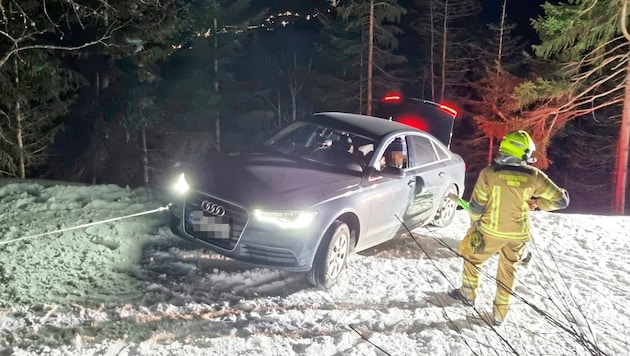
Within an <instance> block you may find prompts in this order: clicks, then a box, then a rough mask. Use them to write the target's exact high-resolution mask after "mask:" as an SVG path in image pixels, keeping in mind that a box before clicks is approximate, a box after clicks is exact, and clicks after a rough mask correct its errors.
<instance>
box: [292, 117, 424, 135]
mask: <svg viewBox="0 0 630 356" xmlns="http://www.w3.org/2000/svg"><path fill="white" fill-rule="evenodd" d="M302 120H304V121H309V122H313V123H317V124H324V125H328V126H333V127H336V128H339V129H341V130H346V131H349V132H353V133H356V134H360V135H363V136H368V137H377V138H381V137H383V136H385V135H387V134H390V133H394V132H401V133H402V132H410V131H412V132H413V131H415V132H424V131H421V130H418V129H415V128H413V127H410V126H408V125H405V124H401V123H399V122H395V121H390V120H387V119H383V118H380V117H375V116H367V115H360V114H351V113H342V112H320V113H315V114H313V115H310V116H306V117H304V118H302Z"/></svg>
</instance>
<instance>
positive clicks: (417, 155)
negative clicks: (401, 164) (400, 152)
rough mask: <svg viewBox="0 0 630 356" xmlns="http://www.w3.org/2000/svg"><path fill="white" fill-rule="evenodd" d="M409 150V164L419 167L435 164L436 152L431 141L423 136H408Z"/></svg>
mask: <svg viewBox="0 0 630 356" xmlns="http://www.w3.org/2000/svg"><path fill="white" fill-rule="evenodd" d="M407 145H408V147H407V149H408V150H409V164H410V166H411V167H418V166H422V165H425V164H429V163H432V162H435V161H436V160H437V157H436V156H435V150H434V149H433V145H432V144H431V141H430V140H429V139H428V138H426V137H423V136H407Z"/></svg>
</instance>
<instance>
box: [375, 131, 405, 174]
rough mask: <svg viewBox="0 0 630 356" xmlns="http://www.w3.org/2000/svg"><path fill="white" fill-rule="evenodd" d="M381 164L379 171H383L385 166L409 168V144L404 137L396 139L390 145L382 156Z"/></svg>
mask: <svg viewBox="0 0 630 356" xmlns="http://www.w3.org/2000/svg"><path fill="white" fill-rule="evenodd" d="M379 163H380V167H378V168H379V169H383V168H384V167H385V166H394V167H398V168H407V167H408V166H409V161H408V156H407V144H406V142H405V139H404V137H402V136H401V137H396V138H395V139H394V140H393V141H392V142H390V143H389V145H388V146H387V148H386V149H385V152H384V153H383V155H382V156H381V158H380V160H379Z"/></svg>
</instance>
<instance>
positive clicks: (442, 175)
mask: <svg viewBox="0 0 630 356" xmlns="http://www.w3.org/2000/svg"><path fill="white" fill-rule="evenodd" d="M445 174H446V173H444V172H440V173H438V175H439V176H440V178H444V175H445Z"/></svg>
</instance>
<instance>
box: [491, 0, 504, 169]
mask: <svg viewBox="0 0 630 356" xmlns="http://www.w3.org/2000/svg"><path fill="white" fill-rule="evenodd" d="M506 4H507V0H503V7H502V9H501V25H500V27H499V48H498V51H497V63H496V64H497V67H496V73H497V76H499V75H500V74H501V59H502V57H503V34H504V33H505V17H506V11H505V9H506ZM494 100H495V102H498V98H497V97H496V91H495V97H494ZM494 134H495V132H494V130H492V134H491V135H489V136H488V165H491V164H492V156H493V152H494Z"/></svg>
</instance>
